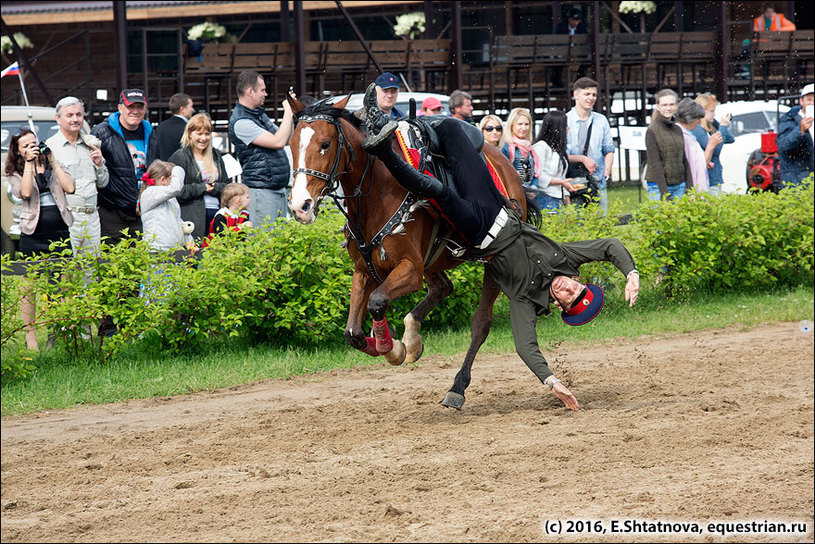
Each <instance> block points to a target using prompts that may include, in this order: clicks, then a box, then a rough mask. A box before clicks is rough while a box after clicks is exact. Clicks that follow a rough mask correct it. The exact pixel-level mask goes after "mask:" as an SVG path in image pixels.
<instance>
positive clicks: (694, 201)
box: [635, 184, 813, 295]
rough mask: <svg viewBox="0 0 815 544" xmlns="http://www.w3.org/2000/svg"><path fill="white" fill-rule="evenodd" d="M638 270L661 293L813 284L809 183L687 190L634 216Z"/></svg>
mask: <svg viewBox="0 0 815 544" xmlns="http://www.w3.org/2000/svg"><path fill="white" fill-rule="evenodd" d="M636 219H637V228H636V231H635V232H636V237H637V243H636V244H635V246H636V247H637V248H638V252H639V255H638V260H639V266H640V269H641V270H642V271H643V272H644V275H645V276H648V277H651V278H653V279H659V280H660V283H661V285H662V286H663V288H664V289H665V290H666V292H667V293H668V294H671V295H673V294H676V293H678V292H679V291H681V290H695V289H708V290H711V291H714V290H715V291H719V290H730V289H736V290H742V289H754V288H763V287H767V286H770V285H798V284H801V283H806V284H811V283H812V281H813V186H812V184H808V185H805V186H801V187H795V188H789V189H785V190H783V191H781V192H780V193H779V194H774V193H771V192H765V193H759V194H755V195H750V196H739V195H733V194H729V195H722V196H718V197H711V196H709V195H707V194H703V193H691V194H689V195H688V196H686V197H685V198H683V199H681V200H679V201H677V202H660V203H656V204H654V205H653V206H643V207H642V208H641V209H640V210H639V211H638V212H637V214H636Z"/></svg>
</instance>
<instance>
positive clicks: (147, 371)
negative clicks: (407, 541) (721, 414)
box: [2, 286, 814, 416]
mask: <svg viewBox="0 0 815 544" xmlns="http://www.w3.org/2000/svg"><path fill="white" fill-rule="evenodd" d="M813 293H814V291H813V287H812V286H808V287H800V288H797V289H795V290H788V291H784V292H758V293H735V294H727V296H720V295H711V294H704V293H697V294H694V295H689V296H686V297H685V298H684V299H682V300H680V299H666V298H664V297H662V296H657V295H654V294H651V295H650V296H649V293H647V292H645V293H643V294H642V296H641V298H640V301H639V302H638V303H637V306H635V307H634V308H632V309H629V308H627V307H624V306H623V305H620V304H616V305H615V304H610V305H609V306H608V308H607V309H606V310H604V311H603V314H602V315H601V316H600V318H598V319H596V320H594V321H593V322H592V323H590V324H589V325H586V326H584V327H569V326H567V325H565V324H564V323H563V322H561V321H560V319H559V318H558V317H557V316H554V315H553V316H551V317H548V318H541V319H540V320H539V321H538V327H537V330H538V341H539V343H540V345H541V348H542V350H543V352H544V355H546V352H547V349H548V348H549V346H551V345H553V344H554V343H555V342H562V341H564V340H568V341H592V342H597V341H602V340H604V339H610V338H621V337H637V336H641V335H649V334H662V333H685V332H689V331H695V330H702V329H710V328H719V327H725V326H731V325H738V326H743V327H751V326H755V325H759V324H761V323H767V322H780V321H800V320H803V319H809V320H811V319H813ZM621 296H622V294H621V293H615V292H611V293H607V297H621ZM393 317H394V318H393V319H392V321H393V322H394V323H398V320H397V319H396V318H395V316H393ZM398 334H401V327H399V328H398ZM423 338H424V341H425V355H426V356H428V355H444V356H447V357H451V358H453V359H454V360H455V361H456V362H460V361H461V359H462V358H463V354H464V352H465V351H466V350H467V347H468V344H469V331H468V330H465V329H460V330H458V329H440V328H437V329H435V330H428V331H424V332H423ZM514 350H515V348H514V342H513V339H512V331H511V329H510V325H509V315H508V311H507V304H506V299H505V298H502V299H501V300H500V301H499V303H498V304H497V305H496V319H495V324H494V326H493V329H492V332H491V333H490V336H489V337H488V338H487V341H486V343H485V344H484V346H483V347H482V348H481V353H485V354H504V353H513V352H514ZM36 357H37V360H36V363H37V369H36V370H35V371H34V372H33V373H32V374H31V375H30V376H28V377H26V378H24V379H19V380H11V381H8V382H7V383H3V386H2V415H4V416H6V415H19V414H26V413H30V412H35V411H38V410H54V409H61V408H68V407H71V406H76V405H83V404H103V403H110V402H122V401H126V400H130V399H137V398H149V397H157V396H159V397H160V396H172V395H181V394H186V393H190V392H195V391H208V390H214V389H218V388H222V387H229V386H232V385H237V384H245V383H251V382H255V381H259V380H264V379H286V378H289V377H291V376H295V375H304V374H312V373H317V372H326V371H330V370H334V369H339V368H351V367H356V366H363V365H375V364H381V363H382V362H383V359H382V358H373V357H369V356H367V355H363V354H361V353H359V352H357V351H355V350H352V349H350V348H349V347H347V346H345V345H344V344H342V343H337V344H334V345H330V346H326V347H325V348H323V349H319V350H317V349H311V350H306V349H298V348H296V347H291V346H281V345H264V344H257V343H256V342H251V341H248V340H235V341H233V342H231V343H220V344H218V343H215V342H213V343H211V344H204V345H202V346H201V347H200V348H199V349H197V350H196V351H195V352H194V353H186V354H183V355H172V354H168V353H167V352H162V351H156V350H153V349H147V348H146V347H145V346H144V345H141V346H138V345H137V346H131V347H129V348H127V349H126V350H125V351H124V352H122V353H121V354H120V356H118V357H117V358H116V359H115V360H114V361H112V362H110V363H108V364H105V365H99V364H96V363H89V362H86V361H72V360H70V359H69V358H68V357H67V355H66V354H65V353H64V352H61V351H60V350H52V351H43V353H42V354H40V355H37V356H36ZM419 364H422V362H421V361H420V362H419ZM452 379H453V374H452V373H451V376H450V380H451V381H450V383H451V384H452ZM445 385H446V384H445Z"/></svg>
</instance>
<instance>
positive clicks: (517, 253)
mask: <svg viewBox="0 0 815 544" xmlns="http://www.w3.org/2000/svg"><path fill="white" fill-rule="evenodd" d="M509 217H510V219H509V221H508V222H507V225H506V226H505V227H504V228H503V229H502V230H501V232H500V233H499V234H498V237H497V238H496V239H495V240H494V241H493V242H492V244H490V246H489V247H488V248H487V250H485V251H484V254H482V255H479V254H478V253H477V250H472V255H473V256H474V257H475V258H479V257H484V256H486V255H488V254H490V253H494V256H493V257H492V259H491V260H490V261H489V262H488V263H487V264H486V266H485V271H486V273H487V274H488V275H489V276H490V278H492V279H493V280H494V281H495V282H496V283H497V284H498V286H499V287H500V288H501V291H503V292H504V294H506V296H507V298H509V314H510V322H511V324H512V336H513V337H514V338H515V349H516V351H517V352H518V355H520V357H521V359H523V361H524V362H525V363H526V364H527V366H528V367H529V369H530V370H532V372H534V373H535V375H536V376H537V377H538V379H539V380H541V382H543V381H544V380H545V379H546V378H548V377H549V376H550V375H551V374H552V371H551V370H549V367H548V366H547V364H546V359H545V358H544V357H543V354H542V353H541V352H540V348H539V347H538V337H537V333H536V332H535V323H536V321H537V317H538V316H539V315H549V314H551V310H550V309H549V306H550V304H551V302H552V301H551V298H550V293H549V286H550V284H551V283H552V280H554V279H555V277H557V276H568V277H573V276H577V275H579V269H580V266H581V265H583V264H586V263H589V262H594V261H610V262H611V263H613V264H614V265H615V266H616V267H617V268H618V269H619V270H620V272H622V273H623V275H624V276H628V274H629V273H630V272H631V271H632V270H634V269H635V268H636V266H635V264H634V259H633V257H631V254H630V253H629V252H628V250H627V249H626V248H625V246H624V245H623V244H622V242H620V241H619V240H617V239H616V238H602V239H599V240H585V241H582V242H568V243H565V244H559V243H557V242H555V241H554V240H552V239H551V238H547V237H546V236H544V235H543V234H541V232H540V231H539V230H537V229H536V228H535V227H533V226H532V225H530V224H528V223H523V222H521V220H520V219H518V218H517V216H516V215H515V214H514V213H510V214H509Z"/></svg>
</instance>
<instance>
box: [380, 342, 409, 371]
mask: <svg viewBox="0 0 815 544" xmlns="http://www.w3.org/2000/svg"><path fill="white" fill-rule="evenodd" d="M406 353H407V351H406V350H405V345H404V344H403V343H402V342H400V341H399V340H394V341H393V349H392V350H390V351H389V352H388V353H385V354H384V355H385V359H386V360H387V361H388V364H391V365H393V366H399V365H401V364H402V363H404V362H405V355H406Z"/></svg>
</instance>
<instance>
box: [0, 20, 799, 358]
mask: <svg viewBox="0 0 815 544" xmlns="http://www.w3.org/2000/svg"><path fill="white" fill-rule="evenodd" d="M575 15H577V14H575ZM578 20H579V17H577V16H575V17H570V24H571V23H573V22H575V21H578ZM571 27H572V28H574V25H571ZM375 83H376V96H377V104H378V106H379V108H380V109H381V110H382V112H383V113H384V115H385V116H386V117H388V118H400V117H403V116H404V114H403V112H401V111H400V110H399V109H398V108H397V107H396V101H397V97H398V93H399V88H400V84H399V79H398V78H397V77H396V76H395V75H394V74H391V73H388V72H385V73H383V74H381V75H380V76H379V77H378V78H377V79H376V82H375ZM598 88H599V84H598V83H597V82H596V81H594V80H593V79H590V78H587V77H581V78H578V79H577V80H576V81H575V82H574V83H573V85H572V99H573V107H572V108H571V109H570V110H569V111H567V112H565V111H558V110H550V111H549V112H547V113H546V114H545V116H544V117H543V119H542V120H541V122H540V128H539V130H538V132H537V135H536V136H535V137H534V138H533V131H534V127H535V122H534V117H533V114H532V113H531V112H530V111H529V110H527V109H525V108H514V109H512V110H511V111H510V112H509V115H508V116H507V118H506V119H505V120H502V119H501V118H500V117H499V116H497V115H495V114H493V113H488V114H487V115H484V116H483V117H482V118H481V119H480V120H479V121H480V122H479V123H478V125H477V126H478V128H479V129H480V130H481V132H482V134H483V136H484V142H485V144H486V145H493V146H495V147H497V148H498V149H500V150H501V151H502V152H503V154H504V155H505V156H506V157H507V158H508V159H509V160H510V162H512V164H513V166H514V167H515V169H516V170H517V171H518V173H519V175H520V177H521V181H522V182H523V184H524V187H525V188H526V189H527V192H528V194H529V196H530V197H531V198H532V199H533V200H534V201H535V202H536V204H537V206H538V207H539V208H541V209H544V210H547V211H549V212H551V213H557V210H558V209H560V208H562V207H563V206H566V205H569V204H570V197H572V196H573V195H575V194H577V193H579V190H580V189H581V188H582V187H585V186H586V185H590V186H592V187H593V188H594V190H595V192H594V193H592V194H593V195H596V200H597V201H598V202H599V204H600V206H601V208H602V209H603V210H607V207H608V197H607V184H608V181H609V179H610V177H611V170H612V166H613V164H614V159H615V146H614V143H613V140H612V136H611V129H610V124H609V121H608V119H607V118H606V117H605V116H604V115H602V114H601V113H599V112H597V111H594V106H595V103H596V101H597V93H598ZM236 90H237V97H238V98H237V102H236V104H235V107H234V109H233V113H232V116H231V118H230V120H229V126H228V131H229V136H230V140H231V142H232V144H233V146H234V149H235V155H236V156H237V159H238V161H239V162H240V165H241V183H236V179H235V178H234V177H232V178H231V177H230V175H229V174H228V173H227V167H226V165H225V162H224V158H223V157H222V155H221V153H220V152H219V151H218V150H217V149H215V148H214V147H213V145H212V138H213V129H214V126H213V122H212V120H211V119H210V117H209V116H208V115H207V114H206V113H198V114H195V115H193V114H194V112H195V109H194V104H193V100H192V98H191V97H190V96H189V95H186V94H184V93H178V94H175V95H173V96H172V97H171V98H170V101H169V110H170V112H171V113H172V116H171V117H169V118H168V119H167V120H165V121H163V122H162V123H160V124H159V125H158V127H156V128H155V129H154V128H153V125H151V123H150V122H149V121H147V119H146V114H147V111H148V104H147V99H146V96H145V93H144V92H143V91H142V90H141V89H125V90H123V91H122V92H121V93H120V95H119V104H118V108H117V110H118V111H116V112H114V113H113V114H111V115H110V116H109V117H108V118H107V119H105V120H104V121H103V122H101V123H99V124H98V125H96V126H95V127H93V129H92V130H91V132H90V133H88V132H86V131H85V129H83V123H84V114H85V111H84V104H83V103H82V101H81V100H79V99H77V98H75V97H71V96H68V97H64V98H63V99H61V100H60V101H59V102H58V104H57V106H56V109H55V115H56V122H57V125H58V126H59V131H58V132H57V133H56V134H55V135H53V136H52V137H51V138H49V139H48V140H47V142H44V143H39V142H38V140H37V137H36V135H35V134H34V133H32V132H30V131H27V130H21V131H20V132H19V133H18V134H15V135H14V136H13V137H12V138H11V142H10V146H9V154H8V160H7V161H6V164H5V173H6V175H7V176H9V178H10V181H11V186H12V189H13V191H14V193H15V194H16V195H17V196H18V197H19V198H21V199H22V200H23V211H22V217H21V231H22V235H21V239H20V251H21V252H22V254H23V255H34V254H36V253H39V252H44V251H47V250H48V248H49V245H50V244H51V243H52V242H54V241H57V240H66V241H67V240H69V241H70V244H71V247H72V249H73V251H74V253H75V254H76V253H77V252H80V251H94V250H95V249H96V248H98V247H99V244H100V243H101V241H105V242H107V243H116V242H118V241H121V240H124V239H127V238H135V237H136V236H137V235H138V234H139V233H141V234H142V236H143V237H144V238H145V240H147V241H148V243H149V244H150V245H151V247H153V248H154V249H156V250H168V249H180V248H184V247H187V248H193V250H197V249H198V248H197V246H196V245H195V244H201V246H202V247H206V245H207V244H208V242H209V240H210V239H211V237H212V236H213V234H217V233H218V232H221V231H223V230H225V229H231V230H242V229H245V228H248V227H252V225H253V222H254V225H255V226H263V227H264V228H272V226H273V222H274V220H276V219H277V218H279V217H285V216H286V213H287V210H286V208H287V204H286V201H287V195H286V189H287V187H288V185H289V180H290V174H291V165H290V161H289V158H288V155H287V153H286V150H285V148H286V146H287V144H288V141H289V138H290V137H291V134H292V132H293V129H294V126H293V114H292V110H291V107H290V106H289V104H288V102H287V101H283V103H282V107H283V112H284V113H283V118H282V121H281V123H280V125H279V126H278V125H277V124H276V123H274V122H273V121H272V120H271V119H270V118H269V116H268V115H267V114H266V111H265V107H264V103H265V99H266V96H267V95H266V85H265V81H264V79H263V77H262V76H261V75H260V74H258V73H257V72H254V71H245V72H242V73H241V74H240V75H239V76H238V79H237V85H236ZM655 101H656V103H655V108H654V112H653V117H652V120H651V123H650V125H649V127H648V129H647V131H646V138H645V140H646V156H647V170H646V176H645V179H646V181H647V189H648V195H649V198H650V199H652V200H660V199H674V200H675V199H679V198H682V197H683V196H684V195H685V194H686V192H687V191H688V190H690V189H691V188H693V189H695V190H696V191H708V192H710V193H713V194H717V193H719V192H721V185H722V164H721V161H720V153H721V150H722V146H724V145H726V144H730V143H732V142H733V141H734V137H733V134H732V133H731V132H730V130H729V128H728V125H729V122H730V117H729V116H724V117H721V118H718V119H717V118H716V106H717V105H718V101H717V99H716V97H715V96H713V95H711V94H703V95H700V96H697V97H696V98H695V100H694V99H691V98H687V97H686V98H683V99H682V100H679V96H678V95H677V93H676V92H674V91H673V90H671V89H663V90H661V91H659V92H658V93H656V95H655ZM448 109H449V115H450V117H452V118H455V119H458V120H460V121H462V122H466V123H472V124H474V120H473V118H472V116H473V111H474V106H473V99H472V96H471V95H470V94H468V93H467V92H465V91H463V90H456V91H454V92H453V93H452V94H451V95H450V98H449V101H448ZM360 113H361V112H360ZM444 114H445V113H444V111H443V104H442V103H441V102H440V101H439V100H438V99H437V98H435V97H428V98H427V99H425V100H424V101H423V102H422V108H421V112H420V115H444ZM812 125H813V85H811V84H810V85H807V86H806V87H805V88H804V89H803V90H802V92H801V97H800V99H799V105H798V106H796V107H794V108H792V109H791V110H790V111H789V112H787V113H786V114H785V115H784V116H783V118H782V119H781V123H780V126H779V131H778V139H777V143H778V157H779V162H780V165H781V168H780V170H781V178H782V181H783V182H784V183H785V184H788V185H794V184H799V183H801V182H802V181H803V180H804V179H806V178H807V176H809V175H811V174H812V171H813V137H812ZM250 219H251V221H250ZM184 222H187V223H189V227H187V228H189V229H190V230H191V232H190V233H189V234H186V233H185V232H184V231H185V229H184V228H182V223H184ZM190 235H191V236H190ZM190 240H193V241H194V242H193V243H191V242H190ZM21 309H22V316H23V320H24V323H25V325H26V342H27V344H28V346H29V347H30V348H32V349H37V340H36V335H35V331H34V328H33V323H34V316H35V307H34V297H33V294H32V295H30V296H26V297H25V298H24V300H23V307H22V308H21ZM113 331H115V327H113V326H112V324H111V323H103V324H102V325H101V326H100V334H105V335H110V334H112V332H113Z"/></svg>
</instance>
